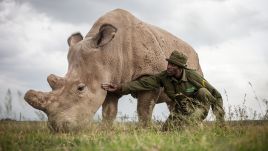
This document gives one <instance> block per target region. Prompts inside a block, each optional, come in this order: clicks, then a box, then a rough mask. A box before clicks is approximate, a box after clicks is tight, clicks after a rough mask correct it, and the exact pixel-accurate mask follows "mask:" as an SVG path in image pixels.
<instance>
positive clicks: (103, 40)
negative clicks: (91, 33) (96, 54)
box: [92, 24, 117, 48]
mask: <svg viewBox="0 0 268 151" xmlns="http://www.w3.org/2000/svg"><path fill="white" fill-rule="evenodd" d="M116 31H117V29H116V28H115V27H114V26H112V25H110V24H104V25H102V26H101V27H100V29H99V33H97V34H96V36H95V37H93V38H92V44H93V47H96V48H97V47H101V46H103V45H105V44H107V43H109V42H110V41H111V40H112V39H113V38H114V36H115V33H116Z"/></svg>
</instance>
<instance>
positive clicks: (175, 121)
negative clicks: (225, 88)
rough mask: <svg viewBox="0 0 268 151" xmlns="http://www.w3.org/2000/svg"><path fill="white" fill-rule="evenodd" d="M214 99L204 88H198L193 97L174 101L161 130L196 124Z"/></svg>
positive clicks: (203, 117) (204, 115)
mask: <svg viewBox="0 0 268 151" xmlns="http://www.w3.org/2000/svg"><path fill="white" fill-rule="evenodd" d="M215 103H216V99H215V98H214V97H213V96H212V94H211V93H210V92H209V91H208V90H207V89H206V88H200V89H199V90H198V91H197V92H196V94H195V97H194V98H190V97H185V98H183V99H181V100H178V101H176V105H175V108H174V111H171V113H170V115H169V117H168V119H167V120H166V122H165V123H164V125H163V127H162V130H163V131H167V130H171V129H182V128H184V127H186V126H194V125H195V126H197V125H199V124H201V123H202V121H203V120H204V119H205V118H206V117H207V115H208V111H209V109H210V106H211V105H212V104H215Z"/></svg>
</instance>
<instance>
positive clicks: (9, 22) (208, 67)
mask: <svg viewBox="0 0 268 151" xmlns="http://www.w3.org/2000/svg"><path fill="white" fill-rule="evenodd" d="M116 8H122V9H125V10H128V11H129V12H131V13H133V14H134V15H135V16H136V17H138V18H140V19H141V20H143V21H145V22H147V23H150V24H153V25H156V26H159V27H161V28H163V29H165V30H167V31H169V32H171V33H172V34H174V35H176V36H177V37H179V38H181V39H183V40H184V41H186V42H188V43H189V44H190V45H191V46H192V47H193V48H194V49H195V50H196V51H197V53H198V54H199V58H200V63H201V66H202V69H203V72H204V74H205V77H206V79H207V80H208V81H209V82H210V83H211V84H212V85H214V86H215V87H216V88H217V89H218V90H219V91H220V92H221V93H222V96H223V97H224V106H225V107H227V106H228V105H229V104H231V105H238V104H242V102H243V100H244V96H245V94H246V100H247V101H246V105H247V106H248V107H250V108H252V109H254V110H257V111H258V112H264V109H265V107H264V106H263V105H261V107H260V106H259V104H258V102H257V101H256V99H255V98H254V97H255V95H254V92H253V90H252V88H251V87H250V85H249V82H251V83H252V85H253V87H254V91H255V92H256V94H257V96H258V98H259V100H260V101H262V100H263V99H268V93H267V90H268V78H267V75H266V74H267V73H268V71H267V69H268V68H267V67H268V50H267V48H268V43H267V39H268V1H266V0H165V1H161V0H146V1H143V0H57V1H54V0H24V1H23V0H0V35H1V36H0V85H1V87H0V99H1V101H2V100H4V96H5V93H6V91H7V89H8V88H10V89H11V90H12V92H14V95H16V93H15V92H16V91H17V90H20V91H22V92H23V93H24V92H25V91H26V90H28V89H37V90H42V91H50V88H49V86H48V84H47V82H46V77H47V76H48V75H49V74H50V73H53V74H57V75H60V76H64V74H65V73H66V71H67V65H68V64H67V59H66V58H67V52H68V46H67V43H66V40H67V37H68V36H69V35H70V34H71V33H73V32H75V31H80V32H81V33H82V34H83V35H85V34H86V33H87V32H88V31H89V30H90V28H91V26H92V24H93V23H94V22H95V21H96V20H97V19H98V18H99V17H100V16H102V15H103V14H104V13H106V12H108V11H110V10H113V9H116ZM224 90H226V92H227V95H228V102H227V97H226V95H225V92H224ZM132 102H133V103H130V102H129V97H125V98H124V99H121V101H120V102H119V104H120V106H119V111H120V112H121V114H127V115H128V116H131V117H133V116H135V114H134V112H135V111H136V109H135V108H136V101H132ZM0 103H2V104H3V102H0ZM260 103H261V104H262V102H260ZM20 106H21V104H20V103H18V104H17V107H16V108H17V110H18V111H19V112H22V113H23V114H25V116H29V117H31V113H32V112H33V110H31V109H30V108H29V107H27V108H22V107H21V108H20ZM154 115H155V116H161V118H162V119H163V118H164V117H166V116H167V115H168V111H167V108H166V106H165V105H163V104H162V105H157V106H156V109H155V110H154ZM163 115H164V117H163Z"/></svg>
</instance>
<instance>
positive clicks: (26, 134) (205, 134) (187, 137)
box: [0, 121, 268, 151]
mask: <svg viewBox="0 0 268 151" xmlns="http://www.w3.org/2000/svg"><path fill="white" fill-rule="evenodd" d="M160 127H161V125H160V124H153V125H152V127H151V128H147V129H143V128H140V127H139V126H138V125H137V124H136V123H115V124H114V125H113V126H109V127H105V126H102V125H101V124H100V123H93V124H92V125H90V126H89V127H87V128H86V129H85V130H83V131H81V132H76V133H67V134H64V133H55V134H54V133H51V132H50V131H49V129H48V128H47V125H46V122H15V121H2V122H0V151H6V150H7V151H10V150H26V151H31V150H38V151H39V150H85V151H88V150H107V151H110V150H148V151H158V150H163V151H168V150H183V151H184V150H196V151H202V150H204V151H207V150H212V151H215V150H217V151H218V150H226V151H232V150H259V151H265V150H268V122H267V121H259V122H257V121H252V122H243V121H240V122H232V123H227V127H226V128H218V127H215V126H214V125H213V124H211V123H206V124H205V125H204V127H203V128H202V129H200V128H199V129H197V128H189V129H185V130H182V131H170V132H161V131H160Z"/></svg>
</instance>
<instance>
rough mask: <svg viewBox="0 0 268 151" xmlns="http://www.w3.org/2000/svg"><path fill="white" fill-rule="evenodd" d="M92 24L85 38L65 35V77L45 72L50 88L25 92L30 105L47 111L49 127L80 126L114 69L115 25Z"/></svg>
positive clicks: (93, 109) (95, 106) (101, 96)
mask: <svg viewBox="0 0 268 151" xmlns="http://www.w3.org/2000/svg"><path fill="white" fill-rule="evenodd" d="M96 28H97V29H98V30H94V32H95V33H94V34H93V36H90V37H86V38H85V39H83V37H82V36H81V35H80V34H79V33H75V34H73V35H71V36H70V38H68V44H69V46H70V48H69V52H68V63H69V66H68V72H67V74H66V75H65V77H59V76H56V75H53V74H51V75H49V76H48V78H47V80H48V83H49V85H50V87H51V88H52V91H51V92H40V91H35V90H29V91H28V92H27V93H26V94H25V97H24V98H25V100H26V101H27V102H28V103H29V104H30V105H32V106H33V107H34V108H36V109H39V110H42V111H44V112H45V113H46V114H47V116H48V126H49V128H50V129H51V130H53V131H73V130H75V129H80V128H81V127H84V125H85V124H86V123H88V122H89V120H90V119H91V117H92V116H93V115H94V114H95V112H96V111H97V109H98V108H99V107H100V106H101V104H102V103H103V101H104V99H105V96H106V91H104V90H102V89H101V83H102V82H110V81H111V76H110V74H111V72H116V70H115V69H112V66H116V65H115V64H114V63H115V61H114V60H118V59H115V58H118V57H117V56H116V55H115V54H114V52H112V50H113V48H112V47H114V46H113V44H112V40H113V38H114V36H115V33H116V31H117V29H116V27H114V26H112V25H110V24H105V23H103V24H102V23H101V24H100V25H98V26H97V27H96ZM109 43H111V44H109ZM108 44H109V45H108ZM105 50H106V51H110V52H105ZM111 70H113V71H111Z"/></svg>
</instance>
